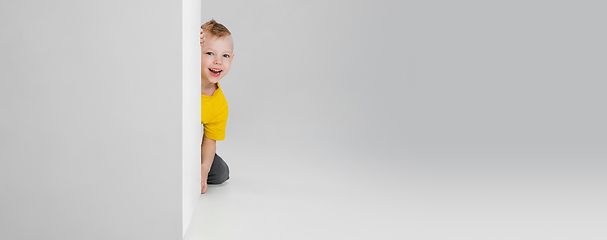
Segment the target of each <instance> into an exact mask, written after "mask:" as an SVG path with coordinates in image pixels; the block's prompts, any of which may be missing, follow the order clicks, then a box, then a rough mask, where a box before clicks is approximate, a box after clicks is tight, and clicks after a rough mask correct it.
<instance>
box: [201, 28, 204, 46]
mask: <svg viewBox="0 0 607 240" xmlns="http://www.w3.org/2000/svg"><path fill="white" fill-rule="evenodd" d="M200 46H201V47H202V46H204V32H203V31H202V28H201V29H200Z"/></svg>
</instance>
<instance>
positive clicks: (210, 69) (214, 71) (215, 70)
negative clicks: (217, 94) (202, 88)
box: [209, 68, 223, 77]
mask: <svg viewBox="0 0 607 240" xmlns="http://www.w3.org/2000/svg"><path fill="white" fill-rule="evenodd" d="M209 71H211V75H213V76H214V77H217V76H219V74H220V73H221V71H223V70H221V69H216V68H209Z"/></svg>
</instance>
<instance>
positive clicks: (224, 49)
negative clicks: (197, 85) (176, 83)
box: [201, 20, 234, 83]
mask: <svg viewBox="0 0 607 240" xmlns="http://www.w3.org/2000/svg"><path fill="white" fill-rule="evenodd" d="M201 29H202V31H203V32H204V36H205V40H204V45H203V46H202V47H201V49H202V56H201V70H202V75H201V77H202V80H203V81H204V80H207V81H209V82H211V83H217V82H218V81H219V80H220V79H221V78H223V77H224V76H225V75H226V74H227V73H228V71H229V70H230V65H231V63H232V59H234V53H233V51H234V42H233V41H232V34H231V33H230V31H229V30H228V29H227V28H226V27H225V26H223V25H222V24H221V23H217V22H216V21H215V20H211V21H209V22H207V23H205V24H203V25H202V27H201Z"/></svg>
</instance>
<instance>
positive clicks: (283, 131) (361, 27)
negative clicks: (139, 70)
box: [202, 1, 607, 160]
mask: <svg viewBox="0 0 607 240" xmlns="http://www.w3.org/2000/svg"><path fill="white" fill-rule="evenodd" d="M601 7H602V6H601V5H600V4H596V3H594V4H593V3H591V2H589V1H582V2H575V3H566V2H559V3H548V2H542V1H524V2H523V1H507V2H506V1H502V2H495V3H483V2H478V1H457V2H450V1H438V2H436V1H435V2H432V3H427V2H423V1H408V2H406V3H405V2H399V1H306V2H305V3H304V2H284V1H209V2H205V3H203V14H202V16H203V21H206V20H209V19H210V18H212V17H213V18H216V20H218V21H219V22H223V23H225V24H226V25H227V26H228V27H229V29H231V31H232V32H233V33H234V39H235V53H236V58H235V60H234V63H233V68H232V70H231V72H230V74H229V75H228V76H227V77H226V78H225V79H223V80H222V84H223V85H224V87H225V88H226V94H227V96H228V98H229V100H230V103H231V109H232V111H231V115H230V122H229V124H230V127H229V129H228V131H229V135H230V136H231V139H234V141H236V139H242V138H254V139H258V141H268V144H270V145H271V144H290V143H292V144H293V145H297V144H296V142H297V143H299V142H305V143H306V146H315V147H324V148H328V149H332V150H336V151H364V152H374V153H377V154H382V155H385V156H399V157H403V158H408V159H412V158H415V159H420V158H423V159H427V158H432V159H442V158H447V159H470V158H474V159H483V160H497V159H500V160H506V159H568V160H580V159H587V160H590V159H595V160H598V159H604V158H605V157H606V156H607V154H606V151H605V148H604V147H603V145H604V144H605V140H606V139H605V136H606V127H605V126H604V124H603V122H605V120H606V117H607V114H605V111H604V110H603V108H604V102H605V100H606V97H605V96H604V94H602V93H603V92H604V90H605V87H606V85H607V84H605V83H604V80H605V76H606V73H605V71H604V70H603V69H602V67H603V66H604V65H605V61H606V60H605V57H604V56H605V50H606V49H605V46H604V44H602V43H603V42H604V41H605V38H606V37H607V36H606V34H605V32H604V31H602V30H601V29H602V27H603V25H602V23H603V22H604V20H605V19H604V17H603V16H601V14H600V9H601ZM205 17H206V19H204V18H205ZM248 140H249V139H247V141H248Z"/></svg>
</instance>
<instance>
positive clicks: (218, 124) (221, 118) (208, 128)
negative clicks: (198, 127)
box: [203, 106, 229, 141]
mask: <svg viewBox="0 0 607 240" xmlns="http://www.w3.org/2000/svg"><path fill="white" fill-rule="evenodd" d="M228 112H229V110H228V106H225V107H224V108H222V109H220V110H219V111H218V114H217V115H216V116H215V117H214V118H213V119H212V121H210V122H209V123H207V124H204V125H203V126H204V135H205V136H206V137H208V138H210V139H213V140H215V141H222V140H225V138H226V126H227V124H228Z"/></svg>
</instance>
